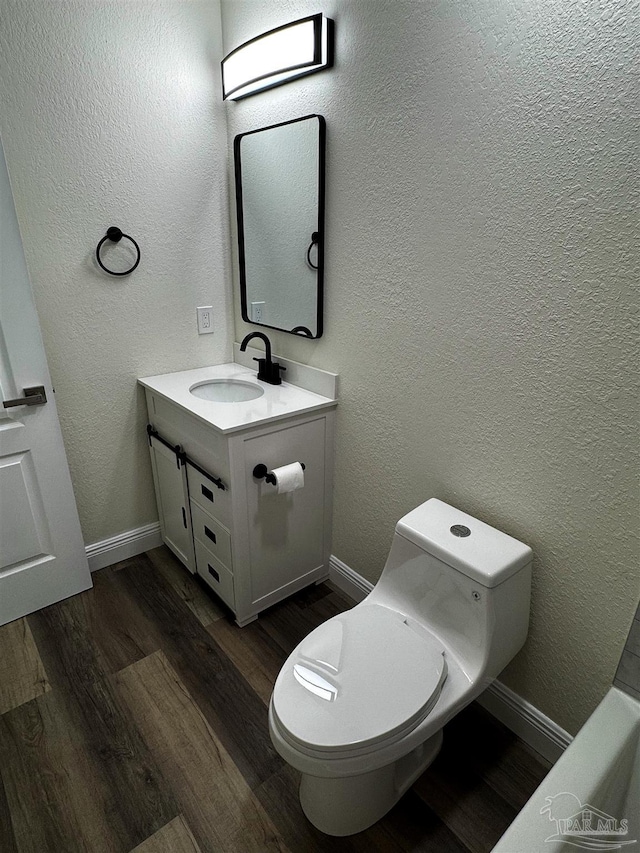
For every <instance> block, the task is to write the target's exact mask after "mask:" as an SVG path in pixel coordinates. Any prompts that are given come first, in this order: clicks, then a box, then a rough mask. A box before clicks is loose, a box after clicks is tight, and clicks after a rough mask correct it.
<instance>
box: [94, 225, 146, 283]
mask: <svg viewBox="0 0 640 853" xmlns="http://www.w3.org/2000/svg"><path fill="white" fill-rule="evenodd" d="M123 237H126V239H127V240H130V241H131V242H132V243H133V245H134V246H135V247H136V252H137V253H138V257H137V258H136V262H135V264H134V265H133V266H132V267H131V269H128V270H125V271H124V272H114V271H113V270H110V269H109V268H108V267H105V265H104V264H103V263H102V260H101V259H100V249H101V248H102V244H103V243H104V242H105V240H111V241H112V242H113V243H118V242H119V241H120V240H122V238H123ZM96 260H97V261H98V263H99V264H100V266H101V267H102V269H103V270H104V271H105V272H108V273H109V275H129V273H132V272H133V271H134V269H135V268H136V267H137V266H138V264H139V263H140V246H138V244H137V243H136V241H135V240H134V239H133V237H130V236H129V235H128V234H123V233H122V231H121V230H120V229H119V228H116V226H115V225H112V226H111V227H110V228H107V233H106V234H105V236H104V237H103V238H102V240H100V242H99V243H98V245H97V247H96Z"/></svg>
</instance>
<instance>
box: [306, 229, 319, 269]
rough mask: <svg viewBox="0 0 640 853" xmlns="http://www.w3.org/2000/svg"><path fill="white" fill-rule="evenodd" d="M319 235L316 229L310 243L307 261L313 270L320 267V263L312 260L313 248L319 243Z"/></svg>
mask: <svg viewBox="0 0 640 853" xmlns="http://www.w3.org/2000/svg"><path fill="white" fill-rule="evenodd" d="M318 237H319V235H318V232H317V231H314V232H313V234H312V235H311V242H310V243H309V248H308V249H307V263H308V264H309V266H310V267H311V269H312V270H317V269H318V264H314V263H313V261H312V260H311V250H312V249H313V247H314V246H317V245H318Z"/></svg>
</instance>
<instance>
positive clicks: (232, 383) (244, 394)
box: [189, 379, 264, 403]
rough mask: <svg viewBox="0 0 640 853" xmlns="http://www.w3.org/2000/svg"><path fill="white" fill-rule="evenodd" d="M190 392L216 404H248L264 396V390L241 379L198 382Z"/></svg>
mask: <svg viewBox="0 0 640 853" xmlns="http://www.w3.org/2000/svg"><path fill="white" fill-rule="evenodd" d="M189 391H190V393H191V394H193V396H194V397H199V398H200V399H201V400H210V401H211V402H214V403H246V401H247V400H256V399H257V398H258V397H262V395H263V394H264V388H261V387H260V386H259V385H254V383H253V382H243V381H241V380H240V379H212V380H209V381H208V382H198V383H197V384H196V385H192V386H191V388H189Z"/></svg>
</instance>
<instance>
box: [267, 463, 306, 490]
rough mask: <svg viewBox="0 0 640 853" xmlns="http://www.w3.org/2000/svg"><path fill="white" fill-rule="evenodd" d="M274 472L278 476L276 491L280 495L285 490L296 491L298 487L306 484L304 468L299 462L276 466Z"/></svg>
mask: <svg viewBox="0 0 640 853" xmlns="http://www.w3.org/2000/svg"><path fill="white" fill-rule="evenodd" d="M272 474H273V476H274V477H275V478H276V491H277V493H278V494H279V495H281V494H283V493H284V492H295V490H296V489H301V488H302V487H303V486H304V468H303V467H302V465H301V464H300V463H299V462H291V464H290V465H282V466H281V467H280V468H274V469H273V471H272Z"/></svg>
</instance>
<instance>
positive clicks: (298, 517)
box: [141, 380, 336, 626]
mask: <svg viewBox="0 0 640 853" xmlns="http://www.w3.org/2000/svg"><path fill="white" fill-rule="evenodd" d="M141 382H142V383H143V384H145V393H146V401H147V409H148V419H149V424H150V428H151V429H152V430H153V432H152V433H151V434H150V436H149V446H150V452H151V462H152V468H153V478H154V484H155V489H156V498H157V503H158V512H159V515H160V526H161V531H162V538H163V540H164V541H165V543H166V544H167V545H168V546H169V548H171V550H172V551H173V553H174V554H176V556H177V557H178V558H179V559H180V560H181V561H182V562H183V563H184V565H185V566H186V568H187V569H188V570H189V571H191V572H196V573H197V574H198V575H199V576H200V577H201V578H202V579H203V580H204V581H205V582H206V583H207V584H208V585H209V587H210V588H211V589H212V590H213V591H214V592H215V593H216V595H218V596H219V597H220V598H221V599H222V600H223V601H224V602H225V603H226V604H227V605H228V606H229V607H230V608H231V610H232V611H233V612H234V614H235V617H236V622H237V623H238V625H240V626H243V625H246V624H247V623H248V622H251V621H252V620H253V619H255V618H256V617H257V615H258V613H259V612H260V611H262V610H264V609H265V608H267V607H270V606H271V605H272V604H275V603H276V602H277V601H280V600H281V599H283V598H285V597H287V596H288V595H291V594H292V593H294V592H296V591H297V590H299V589H301V588H302V587H304V586H307V585H308V584H311V583H314V582H318V581H320V580H323V579H325V578H327V577H328V575H329V556H330V553H331V510H332V485H333V483H332V481H333V432H334V418H335V405H336V403H335V400H334V401H329V400H328V401H326V402H327V403H329V405H328V406H324V407H318V408H317V410H314V411H305V412H302V413H295V412H294V413H292V414H290V415H286V416H282V417H279V418H278V419H276V420H269V419H260V420H258V421H257V422H256V423H255V424H253V425H252V424H251V423H249V424H248V425H243V426H240V427H237V428H233V429H230V430H228V431H227V432H224V431H222V430H221V429H218V428H216V426H214V425H213V424H212V423H206V422H204V420H203V419H202V417H198V416H197V415H194V414H193V413H191V412H188V411H185V408H184V407H183V406H180V405H178V404H176V403H175V402H173V401H171V400H169V399H167V398H166V397H165V396H162V395H160V394H158V393H156V392H154V390H153V389H152V388H149V387H148V384H147V380H141ZM311 396H317V395H311ZM318 399H320V400H322V399H324V398H321V397H318ZM247 405H249V404H247ZM265 421H266V422H265ZM296 461H297V462H302V463H304V465H305V471H304V487H303V488H301V489H298V490H296V491H293V492H288V493H283V494H278V493H277V490H276V488H275V486H273V485H271V484H270V483H267V482H266V481H265V479H259V478H257V477H254V475H253V470H254V468H255V467H256V465H258V464H261V463H262V464H264V465H266V466H267V469H268V470H269V471H271V470H272V469H273V468H276V467H279V466H281V465H286V464H288V463H290V462H296Z"/></svg>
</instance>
